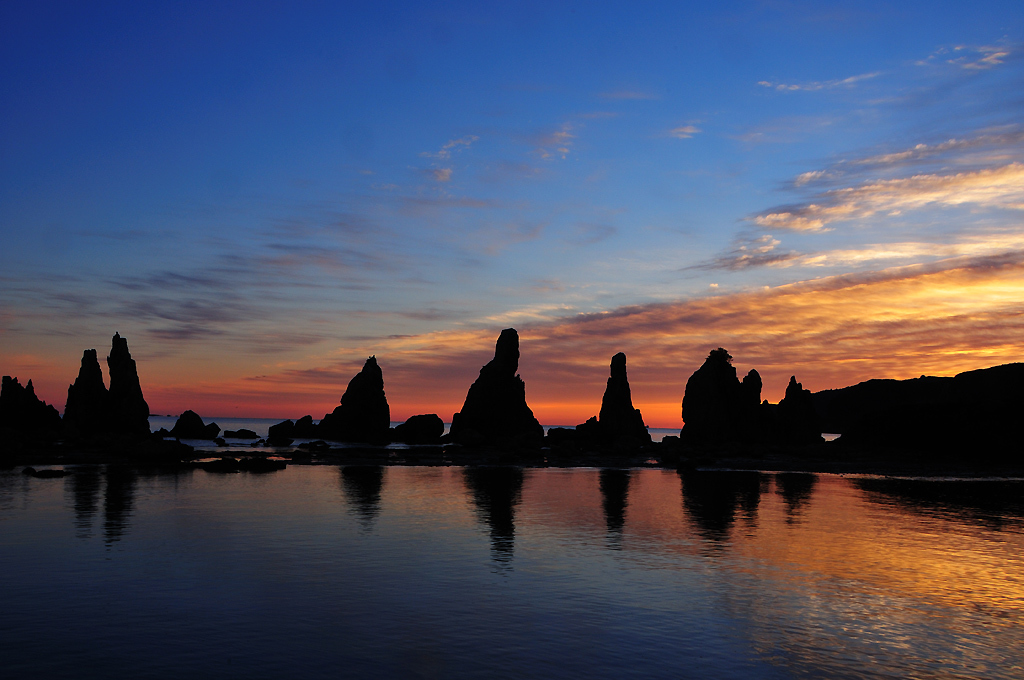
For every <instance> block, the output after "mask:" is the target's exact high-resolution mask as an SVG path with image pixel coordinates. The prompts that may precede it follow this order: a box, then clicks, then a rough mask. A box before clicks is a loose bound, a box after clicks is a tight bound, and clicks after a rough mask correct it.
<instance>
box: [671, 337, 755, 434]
mask: <svg viewBox="0 0 1024 680" xmlns="http://www.w3.org/2000/svg"><path fill="white" fill-rule="evenodd" d="M760 401H761V376H760V375H759V374H758V373H757V371H754V370H751V371H750V372H749V373H748V374H747V375H746V377H744V379H743V382H742V383H741V382H740V381H739V380H738V379H737V377H736V368H735V367H734V366H733V365H732V357H731V356H730V355H729V353H728V352H727V351H725V350H724V349H722V348H721V347H719V348H718V349H715V350H712V351H711V353H710V354H709V355H708V358H707V359H706V360H705V361H704V364H703V365H702V366H701V367H700V368H699V369H697V370H696V371H695V372H694V374H693V375H691V376H690V379H689V380H687V381H686V392H685V394H684V396H683V429H682V431H681V432H680V433H679V434H680V439H681V440H682V441H683V442H684V443H685V444H688V445H693V446H701V447H706V446H721V445H723V444H727V443H736V442H751V441H757V440H762V439H764V437H765V433H764V432H763V431H762V430H761V429H760V427H759V426H760V423H761V417H760V413H759V412H760V410H761V409H760Z"/></svg>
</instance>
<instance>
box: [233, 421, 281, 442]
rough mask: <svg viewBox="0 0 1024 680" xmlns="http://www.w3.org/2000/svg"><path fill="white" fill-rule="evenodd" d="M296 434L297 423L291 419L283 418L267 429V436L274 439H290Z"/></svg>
mask: <svg viewBox="0 0 1024 680" xmlns="http://www.w3.org/2000/svg"><path fill="white" fill-rule="evenodd" d="M225 434H227V433H225ZM294 436H295V423H293V422H292V421H290V420H282V421H281V422H280V423H278V424H277V425H271V426H270V429H269V430H268V431H267V437H268V438H269V439H273V440H282V439H288V438H290V437H294ZM285 446H287V444H285Z"/></svg>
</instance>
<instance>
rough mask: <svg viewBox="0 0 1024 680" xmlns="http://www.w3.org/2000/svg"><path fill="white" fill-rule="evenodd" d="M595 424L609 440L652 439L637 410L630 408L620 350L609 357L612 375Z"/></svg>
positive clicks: (630, 397) (624, 364)
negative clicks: (610, 358)
mask: <svg viewBox="0 0 1024 680" xmlns="http://www.w3.org/2000/svg"><path fill="white" fill-rule="evenodd" d="M598 424H599V425H600V429H601V433H602V435H603V436H604V437H606V438H607V439H608V440H610V441H612V442H623V443H625V442H637V443H640V444H649V443H650V441H651V435H650V433H648V432H647V426H646V425H644V418H643V416H642V415H641V414H640V409H636V408H633V397H632V395H631V394H630V391H629V380H627V379H626V355H625V354H623V353H622V352H619V353H618V354H616V355H615V356H613V357H612V365H611V377H610V378H608V386H607V387H605V390H604V398H603V399H602V400H601V414H600V416H599V417H598Z"/></svg>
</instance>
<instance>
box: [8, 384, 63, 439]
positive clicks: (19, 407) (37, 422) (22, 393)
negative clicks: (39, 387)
mask: <svg viewBox="0 0 1024 680" xmlns="http://www.w3.org/2000/svg"><path fill="white" fill-rule="evenodd" d="M0 428H3V429H9V430H13V431H15V432H21V433H24V434H31V435H44V436H45V435H53V434H56V433H58V432H59V431H60V429H61V420H60V413H58V412H57V409H56V408H54V407H53V406H50V405H48V404H47V403H46V402H45V401H42V400H41V399H39V397H37V396H36V390H35V387H33V385H32V381H31V380H29V381H28V382H27V383H26V384H25V386H24V387H22V386H21V383H20V382H18V379H17V378H12V377H11V376H9V375H5V376H4V377H3V385H2V387H0Z"/></svg>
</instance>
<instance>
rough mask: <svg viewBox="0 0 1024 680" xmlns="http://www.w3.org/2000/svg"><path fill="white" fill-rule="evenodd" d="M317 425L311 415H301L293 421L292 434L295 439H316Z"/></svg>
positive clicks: (317, 435)
mask: <svg viewBox="0 0 1024 680" xmlns="http://www.w3.org/2000/svg"><path fill="white" fill-rule="evenodd" d="M389 425H390V423H389ZM318 426H319V423H314V422H313V416H302V417H301V418H299V419H298V420H296V421H295V430H294V432H295V434H293V435H292V436H293V437H295V438H296V439H316V438H317V437H319V436H320V435H319V434H318V430H317V427H318Z"/></svg>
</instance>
